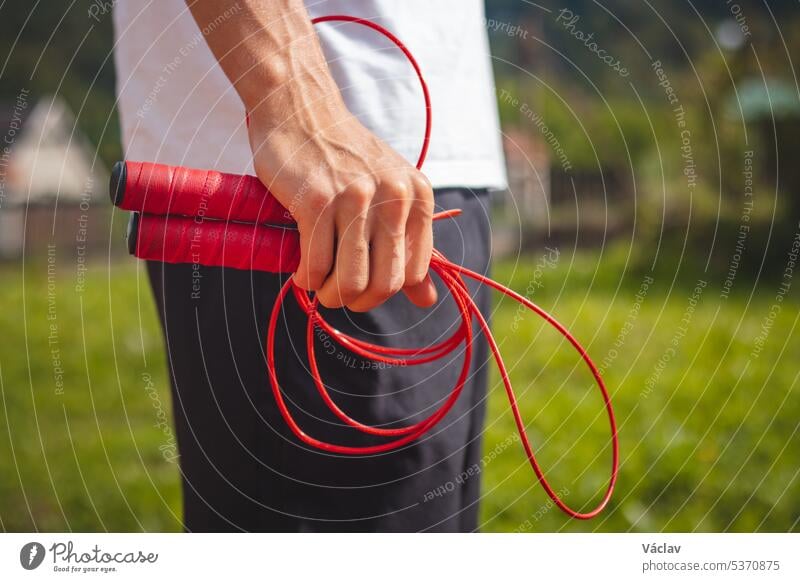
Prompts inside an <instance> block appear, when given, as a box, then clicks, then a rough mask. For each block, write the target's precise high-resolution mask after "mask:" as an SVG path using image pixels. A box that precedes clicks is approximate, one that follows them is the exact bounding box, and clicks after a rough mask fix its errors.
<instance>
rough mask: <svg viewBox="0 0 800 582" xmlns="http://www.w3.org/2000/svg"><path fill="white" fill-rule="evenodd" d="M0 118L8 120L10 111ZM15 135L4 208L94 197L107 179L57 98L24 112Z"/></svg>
mask: <svg viewBox="0 0 800 582" xmlns="http://www.w3.org/2000/svg"><path fill="white" fill-rule="evenodd" d="M4 113H8V112H4ZM0 117H3V118H4V119H9V120H10V116H9V115H3V116H0ZM6 127H10V126H8V125H6ZM9 135H11V134H9ZM13 137H14V139H12V140H11V141H12V144H11V153H10V155H9V159H8V167H7V169H6V170H7V171H6V179H7V182H6V188H5V193H6V196H7V198H6V205H8V206H12V205H21V204H25V203H26V202H27V203H36V202H43V201H45V200H50V199H54V198H58V200H59V202H78V201H80V200H82V199H85V198H86V197H88V198H89V199H92V200H93V199H95V197H96V196H97V193H98V192H99V191H100V190H101V189H102V188H103V187H104V186H105V183H106V181H107V180H108V172H107V170H106V168H105V167H104V166H103V164H102V162H101V161H100V160H99V158H98V157H97V156H96V155H95V150H94V148H93V147H92V146H91V144H90V143H89V141H88V140H87V139H86V137H85V136H84V135H83V133H82V132H81V131H80V129H79V128H78V127H77V125H76V124H75V117H74V115H73V114H72V111H71V110H70V109H69V106H68V105H67V104H66V103H65V102H64V100H63V99H61V98H60V97H53V96H49V97H45V98H41V99H39V100H38V101H37V102H36V104H35V105H34V106H33V108H31V109H30V112H29V113H28V114H27V115H25V116H22V121H21V128H20V130H19V132H18V133H17V134H16V135H14V136H13Z"/></svg>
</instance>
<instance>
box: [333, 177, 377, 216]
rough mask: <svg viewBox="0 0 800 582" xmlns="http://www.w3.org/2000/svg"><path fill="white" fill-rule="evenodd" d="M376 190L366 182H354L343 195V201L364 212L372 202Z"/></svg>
mask: <svg viewBox="0 0 800 582" xmlns="http://www.w3.org/2000/svg"><path fill="white" fill-rule="evenodd" d="M374 195H375V188H374V187H371V186H370V185H369V184H367V183H365V182H354V183H352V184H350V185H349V186H348V187H347V188H345V190H344V191H343V192H342V193H341V195H340V196H341V198H342V200H343V201H344V202H345V203H346V204H347V205H348V206H351V207H353V208H357V209H360V210H363V209H364V208H366V207H367V206H369V203H370V202H371V201H372V198H373V196H374Z"/></svg>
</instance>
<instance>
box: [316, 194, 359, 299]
mask: <svg viewBox="0 0 800 582" xmlns="http://www.w3.org/2000/svg"><path fill="white" fill-rule="evenodd" d="M371 199H372V191H371V188H370V187H369V186H368V185H365V184H360V183H354V184H353V185H351V186H349V187H348V188H347V189H346V190H345V191H344V192H342V193H341V194H340V195H339V196H338V197H337V200H336V208H335V210H334V214H335V225H336V260H335V264H334V266H333V270H332V271H331V272H330V274H329V275H328V277H327V278H326V279H325V282H324V283H323V284H322V286H321V287H320V288H319V290H318V291H317V298H318V299H319V302H320V303H322V305H324V306H325V307H330V308H337V307H343V306H345V305H349V304H350V303H351V302H352V301H353V300H355V299H356V298H357V297H358V296H359V295H361V294H362V293H363V292H364V290H365V289H366V288H367V284H368V283H369V240H368V237H367V234H368V230H367V215H368V210H369V205H370V202H371Z"/></svg>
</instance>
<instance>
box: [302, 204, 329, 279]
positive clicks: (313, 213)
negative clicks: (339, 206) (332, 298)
mask: <svg viewBox="0 0 800 582" xmlns="http://www.w3.org/2000/svg"><path fill="white" fill-rule="evenodd" d="M304 206H305V208H304V211H303V212H301V213H296V214H297V215H296V216H295V219H296V220H297V229H298V231H299V234H300V264H299V266H298V268H297V272H295V274H294V280H295V283H297V284H298V285H299V286H300V287H301V288H303V289H306V290H309V291H316V290H317V289H319V288H320V287H322V284H323V283H324V282H325V279H326V278H327V277H328V274H329V273H330V272H331V268H332V267H333V250H334V244H335V240H334V233H335V223H334V213H333V205H332V204H330V203H329V201H328V199H327V198H324V197H321V196H320V197H309V199H308V200H307V201H305V204H304Z"/></svg>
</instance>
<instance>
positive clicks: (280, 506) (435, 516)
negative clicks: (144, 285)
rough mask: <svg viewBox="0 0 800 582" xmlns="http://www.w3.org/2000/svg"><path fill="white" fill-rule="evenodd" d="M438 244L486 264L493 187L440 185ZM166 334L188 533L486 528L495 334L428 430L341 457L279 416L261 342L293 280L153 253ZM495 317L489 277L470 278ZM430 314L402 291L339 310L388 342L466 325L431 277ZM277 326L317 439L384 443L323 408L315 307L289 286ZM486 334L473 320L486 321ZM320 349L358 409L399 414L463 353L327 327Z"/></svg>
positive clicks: (399, 421) (287, 377)
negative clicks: (304, 306) (483, 502)
mask: <svg viewBox="0 0 800 582" xmlns="http://www.w3.org/2000/svg"><path fill="white" fill-rule="evenodd" d="M436 202H437V208H438V209H440V210H441V209H450V208H461V209H462V210H463V211H464V213H463V214H462V215H461V216H460V217H458V218H456V219H454V220H445V221H442V222H440V223H436V224H435V226H434V244H435V246H436V248H438V249H439V250H440V251H442V252H444V253H445V255H446V256H447V257H448V258H450V259H451V260H453V261H455V262H457V263H460V264H463V265H465V266H467V267H469V268H471V269H473V270H476V271H479V272H482V273H486V272H487V270H488V268H489V254H490V248H489V245H490V242H489V241H490V232H489V217H488V195H487V193H486V191H483V190H482V191H473V190H469V189H446V190H438V191H437V192H436ZM148 270H149V275H150V281H151V284H152V287H153V291H154V294H155V299H156V303H157V306H158V311H159V314H160V318H161V323H162V326H163V331H164V336H165V340H166V346H167V355H168V364H169V371H170V375H171V384H172V396H173V408H174V417H175V425H176V432H177V436H178V447H179V452H180V468H181V474H182V483H183V506H184V526H185V528H186V530H188V531H403V532H405V531H472V530H474V529H476V527H477V512H478V501H479V493H480V486H479V485H480V475H479V474H475V472H474V471H472V470H470V468H471V467H474V466H475V464H476V463H479V461H480V459H481V457H482V453H481V432H482V426H483V420H484V413H485V406H484V401H485V398H486V382H487V370H488V366H487V365H486V363H487V362H486V360H487V344H486V342H485V340H484V339H483V337H482V336H479V335H478V336H477V341H476V343H475V345H474V350H475V351H474V356H473V362H472V374H471V376H470V379H469V382H468V383H467V385H466V387H465V389H464V392H463V393H462V395H461V397H460V398H459V401H458V402H457V403H456V405H455V407H454V408H453V409H452V410H451V411H450V412H449V413H448V415H447V416H446V417H445V418H444V419H443V420H442V421H441V422H440V424H438V425H437V426H436V427H435V428H434V429H433V431H432V432H431V433H429V434H427V435H425V436H424V437H422V438H421V439H420V440H418V441H416V442H414V443H411V444H409V445H407V446H406V447H404V448H401V449H399V450H396V451H393V452H390V453H385V454H382V455H377V456H375V455H373V456H358V457H348V456H340V455H332V454H328V453H324V452H321V451H318V450H315V449H310V448H308V447H306V446H304V445H303V444H302V443H301V442H300V441H298V439H297V438H295V437H294V435H293V434H291V432H290V431H289V429H288V427H287V426H286V425H285V423H284V421H283V419H282V418H281V416H280V415H279V412H278V410H277V408H276V405H275V401H274V399H273V396H272V392H271V390H270V386H269V379H268V377H267V369H266V359H265V355H264V349H265V348H264V345H265V342H264V338H265V334H266V328H267V322H268V318H269V314H270V310H271V308H272V305H273V303H274V301H275V297H276V294H277V293H278V290H279V289H280V286H281V284H282V282H283V281H284V280H285V276H279V275H273V274H269V273H261V272H247V271H237V270H232V269H220V268H210V267H209V268H206V267H201V268H200V270H199V271H197V270H196V269H193V267H192V265H167V264H163V263H152V262H151V263H149V264H148ZM468 283H469V284H470V291H471V293H472V295H473V297H474V299H475V301H476V302H477V304H478V305H479V307H480V308H481V310H482V311H483V313H484V314H485V315H487V316H488V311H489V306H490V298H489V293H488V289H484V288H479V287H478V286H477V285H474V284H472V283H470V282H468ZM437 285H438V286H439V290H440V300H439V302H438V303H437V305H436V306H434V307H433V308H431V309H430V310H423V309H419V308H416V307H414V306H413V305H412V304H411V303H410V302H408V301H407V300H406V298H405V297H403V296H402V294H399V295H397V296H396V297H394V298H392V299H391V300H390V301H388V302H387V303H386V304H384V305H383V306H381V307H380V308H378V309H375V310H373V311H371V312H369V313H365V314H358V313H352V312H350V311H347V310H344V309H342V310H329V311H326V312H325V313H324V316H325V318H326V319H327V320H328V321H330V322H331V323H333V325H334V326H335V327H337V328H338V329H341V330H343V331H346V332H347V333H349V334H351V335H355V336H357V337H360V338H363V339H368V340H370V341H373V342H378V343H383V344H386V345H392V346H397V347H401V346H406V347H416V346H423V345H430V344H431V343H434V342H436V341H440V340H441V339H444V338H445V337H447V336H448V335H449V334H450V333H452V332H453V330H454V328H455V325H457V323H458V322H459V316H458V312H457V310H456V308H455V306H454V305H453V302H452V299H450V298H449V296H448V295H447V293H446V292H445V291H444V289H443V288H442V286H441V284H440V281H438V280H437ZM279 327H280V329H279V334H278V337H277V353H278V355H277V358H276V359H277V362H278V364H277V367H278V373H279V377H280V379H281V383H282V386H283V391H284V396H285V398H286V400H287V401H288V402H289V403H290V408H291V410H292V411H293V412H294V414H295V415H296V418H297V419H298V421H299V422H300V424H301V426H302V427H303V428H304V430H305V432H306V433H307V434H309V435H312V436H314V437H317V438H320V439H323V440H330V441H333V442H337V443H341V444H350V445H365V444H371V443H377V442H384V441H383V440H382V439H380V438H377V437H369V436H367V435H363V434H361V433H358V432H357V431H356V430H355V429H352V428H349V427H345V426H343V423H341V421H339V420H338V419H337V418H336V417H334V416H333V415H332V414H331V413H330V412H329V411H328V410H327V408H325V406H324V404H323V403H322V401H321V399H320V397H319V395H318V394H317V392H316V389H315V387H314V385H313V383H312V381H311V379H310V376H309V374H308V371H307V363H306V362H307V357H306V348H305V329H306V325H305V317H304V316H303V315H302V313H301V312H300V310H299V308H297V306H296V304H295V303H294V299H293V298H292V297H291V296H289V297H288V298H287V301H286V308H285V311H284V317H283V318H282V321H281V324H280V326H279ZM476 333H477V329H476ZM316 341H317V345H316V349H317V357H318V361H319V366H320V370H321V372H322V376H323V378H324V379H325V381H326V384H327V385H328V386H329V388H330V389H331V393H332V395H333V398H334V400H335V401H336V402H337V404H338V405H339V406H340V407H341V408H343V409H344V410H345V411H346V412H348V414H349V415H350V416H352V417H353V418H356V419H357V420H359V421H361V422H365V423H368V424H373V425H379V426H384V427H388V426H404V425H407V424H409V423H411V422H415V421H418V420H420V419H422V418H424V417H426V416H428V415H430V414H431V413H432V412H433V411H434V410H435V409H436V408H437V407H438V406H440V405H441V404H442V402H443V401H444V399H445V398H446V397H447V395H448V394H449V392H450V390H451V389H452V387H453V385H454V383H455V380H456V377H457V375H458V373H459V371H460V366H461V362H462V361H463V360H462V357H463V353H462V350H461V349H460V350H459V351H458V352H456V353H454V354H453V356H452V357H450V358H447V359H445V360H441V361H439V362H435V363H431V364H426V365H423V366H407V367H385V366H383V367H379V366H375V365H374V364H371V363H370V362H367V361H363V360H362V359H360V358H359V357H357V356H355V355H354V354H352V353H350V352H348V351H346V350H344V349H343V348H341V347H340V346H339V345H338V344H336V343H335V342H334V341H333V340H332V339H331V338H328V337H326V336H325V334H324V333H323V332H321V331H319V332H318V333H317V338H316Z"/></svg>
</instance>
